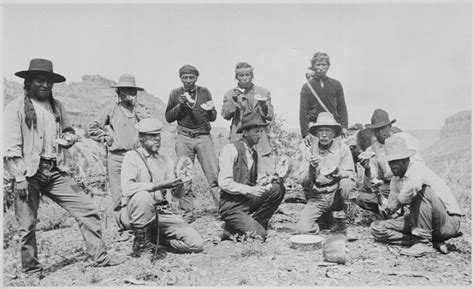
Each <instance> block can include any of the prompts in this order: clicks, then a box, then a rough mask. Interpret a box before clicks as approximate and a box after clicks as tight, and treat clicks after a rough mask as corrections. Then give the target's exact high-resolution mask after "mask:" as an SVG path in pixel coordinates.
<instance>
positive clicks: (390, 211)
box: [386, 201, 402, 215]
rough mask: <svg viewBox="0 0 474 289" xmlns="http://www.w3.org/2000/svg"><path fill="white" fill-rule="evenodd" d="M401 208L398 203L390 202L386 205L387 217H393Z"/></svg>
mask: <svg viewBox="0 0 474 289" xmlns="http://www.w3.org/2000/svg"><path fill="white" fill-rule="evenodd" d="M401 206H402V205H401V204H400V202H398V201H392V202H390V203H388V205H387V209H386V211H387V213H388V214H389V215H393V214H395V212H396V211H397V210H398V209H400V207H401Z"/></svg>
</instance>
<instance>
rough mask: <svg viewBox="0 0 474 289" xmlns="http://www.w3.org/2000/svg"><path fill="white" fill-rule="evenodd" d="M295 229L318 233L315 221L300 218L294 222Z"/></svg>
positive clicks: (306, 232)
mask: <svg viewBox="0 0 474 289" xmlns="http://www.w3.org/2000/svg"><path fill="white" fill-rule="evenodd" d="M296 229H297V230H298V232H300V233H302V234H317V233H319V225H318V224H317V223H316V222H312V221H310V220H307V219H304V218H301V217H300V219H299V220H298V223H296Z"/></svg>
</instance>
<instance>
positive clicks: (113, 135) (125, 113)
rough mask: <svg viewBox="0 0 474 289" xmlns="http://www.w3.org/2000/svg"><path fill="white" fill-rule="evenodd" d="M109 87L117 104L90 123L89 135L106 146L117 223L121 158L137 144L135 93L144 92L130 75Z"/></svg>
mask: <svg viewBox="0 0 474 289" xmlns="http://www.w3.org/2000/svg"><path fill="white" fill-rule="evenodd" d="M111 88H115V89H116V92H117V95H118V102H117V103H115V104H114V105H113V106H111V107H110V108H109V109H107V110H106V111H105V113H104V114H103V115H102V116H101V117H100V119H99V120H94V121H92V122H91V123H90V124H89V127H88V134H89V136H90V138H91V139H93V140H95V141H97V142H100V143H106V145H107V151H108V154H107V176H108V179H109V189H110V192H111V194H112V202H113V203H112V206H113V207H112V208H113V211H114V217H115V220H116V221H117V217H118V214H119V212H120V209H121V203H120V199H121V196H122V189H121V187H120V171H121V167H122V161H123V156H124V155H125V153H126V152H128V151H130V150H133V149H136V148H138V146H139V145H140V142H139V140H138V132H137V130H136V129H135V125H136V124H137V123H138V121H139V116H138V113H137V111H136V109H135V108H136V106H135V104H136V101H137V93H138V91H143V90H144V89H143V88H141V87H138V86H136V84H135V77H134V76H133V75H131V74H123V75H121V76H120V79H119V83H118V84H116V85H113V86H111ZM117 224H118V226H119V231H122V230H123V228H121V227H120V224H119V223H118V222H117Z"/></svg>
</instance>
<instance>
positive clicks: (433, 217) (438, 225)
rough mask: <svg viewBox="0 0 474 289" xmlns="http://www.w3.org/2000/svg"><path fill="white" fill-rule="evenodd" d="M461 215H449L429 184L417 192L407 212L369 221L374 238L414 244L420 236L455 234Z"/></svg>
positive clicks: (433, 237) (442, 237)
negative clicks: (388, 218) (390, 217)
mask: <svg viewBox="0 0 474 289" xmlns="http://www.w3.org/2000/svg"><path fill="white" fill-rule="evenodd" d="M460 227H461V217H460V216H458V215H449V214H448V212H447V211H446V209H445V208H444V205H443V203H442V202H441V199H440V198H439V197H438V196H437V195H436V193H435V192H434V191H433V189H432V188H431V187H429V186H423V189H422V190H421V191H419V192H418V193H417V195H416V196H415V198H413V200H412V202H411V203H410V214H407V215H405V216H402V217H399V218H396V219H390V220H385V221H374V222H373V223H372V224H371V225H370V229H371V233H372V235H373V236H374V238H375V240H376V241H379V242H384V243H389V244H396V245H413V244H415V243H417V242H419V241H420V239H427V240H429V241H432V242H441V241H445V240H448V239H450V238H452V237H454V236H457V235H458V233H459V232H460Z"/></svg>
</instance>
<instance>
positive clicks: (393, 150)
mask: <svg viewBox="0 0 474 289" xmlns="http://www.w3.org/2000/svg"><path fill="white" fill-rule="evenodd" d="M415 153H416V151H415V150H411V149H408V147H407V144H406V142H405V140H404V139H403V138H402V137H400V136H397V135H394V136H391V137H389V138H387V139H386V140H385V157H384V161H387V162H389V161H394V160H401V159H405V158H409V157H411V156H413V155H414V154H415Z"/></svg>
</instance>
